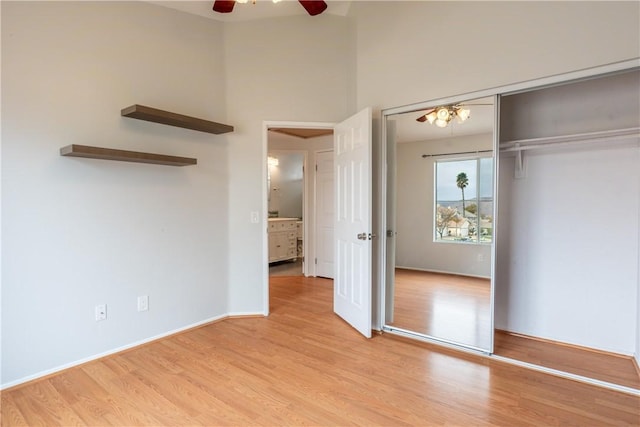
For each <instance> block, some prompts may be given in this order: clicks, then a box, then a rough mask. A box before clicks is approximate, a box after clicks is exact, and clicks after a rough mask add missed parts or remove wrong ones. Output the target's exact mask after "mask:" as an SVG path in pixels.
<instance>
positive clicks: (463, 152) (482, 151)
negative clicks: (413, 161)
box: [422, 150, 493, 159]
mask: <svg viewBox="0 0 640 427" xmlns="http://www.w3.org/2000/svg"><path fill="white" fill-rule="evenodd" d="M481 153H493V150H476V151H460V152H458V153H440V154H423V155H422V158H423V159H426V158H427V157H439V156H461V155H463V154H481Z"/></svg>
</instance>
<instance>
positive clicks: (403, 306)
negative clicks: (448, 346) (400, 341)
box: [387, 268, 493, 350]
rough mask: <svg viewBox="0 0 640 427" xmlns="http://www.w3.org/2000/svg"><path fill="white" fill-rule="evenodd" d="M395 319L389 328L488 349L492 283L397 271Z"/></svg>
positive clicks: (412, 271) (444, 275)
mask: <svg viewBox="0 0 640 427" xmlns="http://www.w3.org/2000/svg"><path fill="white" fill-rule="evenodd" d="M393 306H394V318H393V321H392V322H387V324H389V325H393V326H396V327H398V328H402V329H407V330H410V331H414V332H419V333H422V334H426V335H430V336H432V337H436V338H442V339H446V340H449V341H453V342H457V343H461V344H466V345H470V346H474V347H477V348H481V349H487V350H488V349H489V347H490V345H491V334H492V333H493V332H492V330H491V281H490V280H489V279H482V278H477V277H467V276H459V275H455V274H440V273H431V272H426V271H416V270H407V269H402V268H397V269H396V274H395V292H394V304H393Z"/></svg>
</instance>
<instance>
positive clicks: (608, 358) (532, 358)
mask: <svg viewBox="0 0 640 427" xmlns="http://www.w3.org/2000/svg"><path fill="white" fill-rule="evenodd" d="M494 346H495V347H494V353H495V354H497V355H500V356H504V357H509V358H511V359H516V360H521V361H523V362H528V363H533V364H534V365H540V366H544V367H546V368H552V369H558V370H560V371H565V372H569V373H572V374H576V375H582V376H584V377H588V378H594V379H597V380H601V381H606V382H610V383H613V384H619V385H623V386H626V387H631V388H635V389H638V390H640V375H638V372H637V371H636V368H635V366H634V365H633V361H632V360H631V358H630V357H623V356H616V355H612V354H610V353H603V352H599V351H597V350H591V349H586V348H580V347H576V346H569V345H564V344H562V343H554V342H552V341H544V340H538V339H535V338H531V337H526V336H518V335H513V334H509V333H505V332H504V331H496V335H495V343H494Z"/></svg>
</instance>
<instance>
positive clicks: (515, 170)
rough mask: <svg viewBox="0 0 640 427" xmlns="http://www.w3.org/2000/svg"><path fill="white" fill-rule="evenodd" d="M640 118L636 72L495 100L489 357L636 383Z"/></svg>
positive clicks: (639, 350)
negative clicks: (492, 295) (495, 172)
mask: <svg viewBox="0 0 640 427" xmlns="http://www.w3.org/2000/svg"><path fill="white" fill-rule="evenodd" d="M639 122H640V71H638V70H633V71H626V72H621V73H616V74H612V75H606V76H600V77H595V78H590V79H586V80H582V81H576V82H569V83H564V84H558V85H555V86H552V87H544V88H540V89H533V90H528V91H524V92H520V93H513V94H506V95H502V96H500V120H499V154H498V157H499V158H498V163H499V173H498V175H499V183H498V195H497V203H498V205H497V206H498V213H497V233H496V264H495V306H494V316H495V317H494V326H495V336H494V354H496V355H498V356H504V357H508V358H511V359H517V360H520V361H523V362H527V363H531V364H534V365H539V366H544V367H546V368H550V369H554V370H558V371H563V372H568V373H570V374H575V375H580V376H584V377H589V378H592V379H595V380H598V381H604V382H608V383H613V384H618V385H621V386H625V387H630V388H634V389H640V374H639V372H638V365H637V363H638V361H637V357H638V356H637V355H638V354H640V290H639V271H640V270H639V264H640V262H639V261H640V255H639V253H640V251H639V241H640V232H639V225H640V224H639V222H640V145H639V141H640V140H639V130H640V123H639ZM634 355H635V357H636V358H635V359H634Z"/></svg>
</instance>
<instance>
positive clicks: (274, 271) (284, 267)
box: [269, 259, 303, 276]
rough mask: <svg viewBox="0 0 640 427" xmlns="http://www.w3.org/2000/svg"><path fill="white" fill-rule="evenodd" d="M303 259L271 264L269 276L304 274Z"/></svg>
mask: <svg viewBox="0 0 640 427" xmlns="http://www.w3.org/2000/svg"><path fill="white" fill-rule="evenodd" d="M302 275H303V274H302V259H296V260H293V261H281V262H274V263H271V264H269V276H302Z"/></svg>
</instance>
